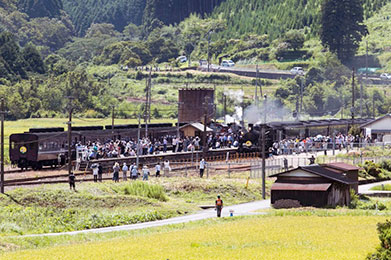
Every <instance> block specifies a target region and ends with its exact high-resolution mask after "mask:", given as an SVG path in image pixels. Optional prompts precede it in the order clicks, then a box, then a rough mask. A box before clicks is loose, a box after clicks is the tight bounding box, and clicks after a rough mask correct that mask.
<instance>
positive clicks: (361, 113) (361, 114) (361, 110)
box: [360, 77, 364, 118]
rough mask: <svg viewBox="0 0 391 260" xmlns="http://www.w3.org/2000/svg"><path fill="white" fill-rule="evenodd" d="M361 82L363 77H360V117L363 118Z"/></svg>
mask: <svg viewBox="0 0 391 260" xmlns="http://www.w3.org/2000/svg"><path fill="white" fill-rule="evenodd" d="M362 82H363V78H362V77H360V117H361V118H364V116H363V100H362V93H363V85H362Z"/></svg>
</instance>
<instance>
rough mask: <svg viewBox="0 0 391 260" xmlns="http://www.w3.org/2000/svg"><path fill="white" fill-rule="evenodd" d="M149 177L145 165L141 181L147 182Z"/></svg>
mask: <svg viewBox="0 0 391 260" xmlns="http://www.w3.org/2000/svg"><path fill="white" fill-rule="evenodd" d="M148 176H149V169H148V167H147V166H146V165H144V167H143V181H147V180H148Z"/></svg>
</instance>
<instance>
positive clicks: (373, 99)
mask: <svg viewBox="0 0 391 260" xmlns="http://www.w3.org/2000/svg"><path fill="white" fill-rule="evenodd" d="M372 115H373V118H376V110H375V95H373V94H372Z"/></svg>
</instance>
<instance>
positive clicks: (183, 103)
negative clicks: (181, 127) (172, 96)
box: [178, 88, 215, 123]
mask: <svg viewBox="0 0 391 260" xmlns="http://www.w3.org/2000/svg"><path fill="white" fill-rule="evenodd" d="M214 99H215V92H214V89H210V88H184V89H179V98H178V100H179V105H178V116H179V122H180V123H192V122H203V121H204V114H205V108H206V106H207V109H208V111H207V114H208V123H209V122H210V121H211V120H212V119H213V118H214V113H215V106H214ZM206 102H207V104H206Z"/></svg>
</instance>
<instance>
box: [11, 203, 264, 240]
mask: <svg viewBox="0 0 391 260" xmlns="http://www.w3.org/2000/svg"><path fill="white" fill-rule="evenodd" d="M267 208H270V200H262V201H255V202H249V203H244V204H239V205H233V206H228V207H224V208H223V212H222V216H223V217H228V216H229V214H230V212H229V211H230V210H233V211H234V215H235V216H243V215H256V214H260V213H257V212H254V211H257V210H260V209H267ZM214 217H216V212H215V210H214V209H208V210H204V211H201V212H199V213H196V214H192V215H187V216H181V217H176V218H170V219H165V220H158V221H152V222H146V223H139V224H132V225H124V226H117V227H107V228H97V229H88V230H80V231H72V232H63V233H47V234H33V235H25V236H22V237H43V236H61V235H77V234H86V233H106V232H113V231H127V230H136V229H143V228H151V227H160V226H164V225H172V224H179V223H186V222H190V221H197V220H203V219H208V218H214ZM18 237H21V236H18Z"/></svg>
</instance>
